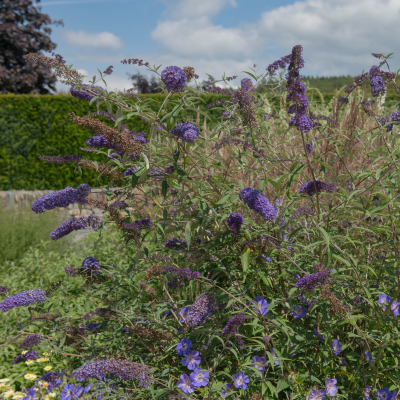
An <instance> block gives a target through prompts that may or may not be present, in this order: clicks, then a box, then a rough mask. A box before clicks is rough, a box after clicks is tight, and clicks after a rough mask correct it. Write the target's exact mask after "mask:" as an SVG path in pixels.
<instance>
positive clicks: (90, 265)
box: [82, 257, 100, 271]
mask: <svg viewBox="0 0 400 400" xmlns="http://www.w3.org/2000/svg"><path fill="white" fill-rule="evenodd" d="M82 268H83V269H89V270H90V271H98V270H99V269H100V265H99V262H98V261H97V260H96V259H95V258H94V257H86V258H85V259H84V260H83V262H82Z"/></svg>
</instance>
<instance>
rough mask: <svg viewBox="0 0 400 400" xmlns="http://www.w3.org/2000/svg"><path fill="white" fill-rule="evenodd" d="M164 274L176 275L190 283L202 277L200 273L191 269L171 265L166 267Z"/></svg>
mask: <svg viewBox="0 0 400 400" xmlns="http://www.w3.org/2000/svg"><path fill="white" fill-rule="evenodd" d="M164 273H166V274H170V275H175V276H176V277H177V278H179V279H184V278H186V279H187V280H188V281H189V282H190V281H191V280H193V279H196V278H198V277H199V276H200V272H198V271H191V270H190V269H189V268H183V269H182V268H178V267H174V266H170V265H166V266H165V267H164Z"/></svg>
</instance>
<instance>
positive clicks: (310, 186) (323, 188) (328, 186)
mask: <svg viewBox="0 0 400 400" xmlns="http://www.w3.org/2000/svg"><path fill="white" fill-rule="evenodd" d="M315 187H316V188H317V189H316V190H315ZM336 189H338V188H337V187H336V186H335V185H334V184H333V183H325V182H322V181H315V185H314V181H310V182H307V183H304V184H303V185H302V186H301V188H300V194H307V195H308V196H310V197H311V196H314V194H315V193H316V192H318V193H321V192H328V193H334V191H335V190H336Z"/></svg>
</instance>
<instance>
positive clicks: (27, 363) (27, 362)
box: [25, 360, 35, 365]
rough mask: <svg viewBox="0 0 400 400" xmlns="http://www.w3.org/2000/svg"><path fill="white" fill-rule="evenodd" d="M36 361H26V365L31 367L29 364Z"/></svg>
mask: <svg viewBox="0 0 400 400" xmlns="http://www.w3.org/2000/svg"><path fill="white" fill-rule="evenodd" d="M34 362H35V361H33V360H28V361H25V364H26V365H29V364H33V363H34Z"/></svg>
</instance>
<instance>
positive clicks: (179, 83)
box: [161, 66, 187, 92]
mask: <svg viewBox="0 0 400 400" xmlns="http://www.w3.org/2000/svg"><path fill="white" fill-rule="evenodd" d="M186 79H187V76H186V73H185V72H184V71H183V70H182V69H180V68H179V67H175V66H171V67H167V68H165V69H164V71H162V72H161V80H162V81H163V82H164V84H165V86H166V87H167V90H168V92H180V91H181V90H182V89H183V88H184V87H185V82H186Z"/></svg>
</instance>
